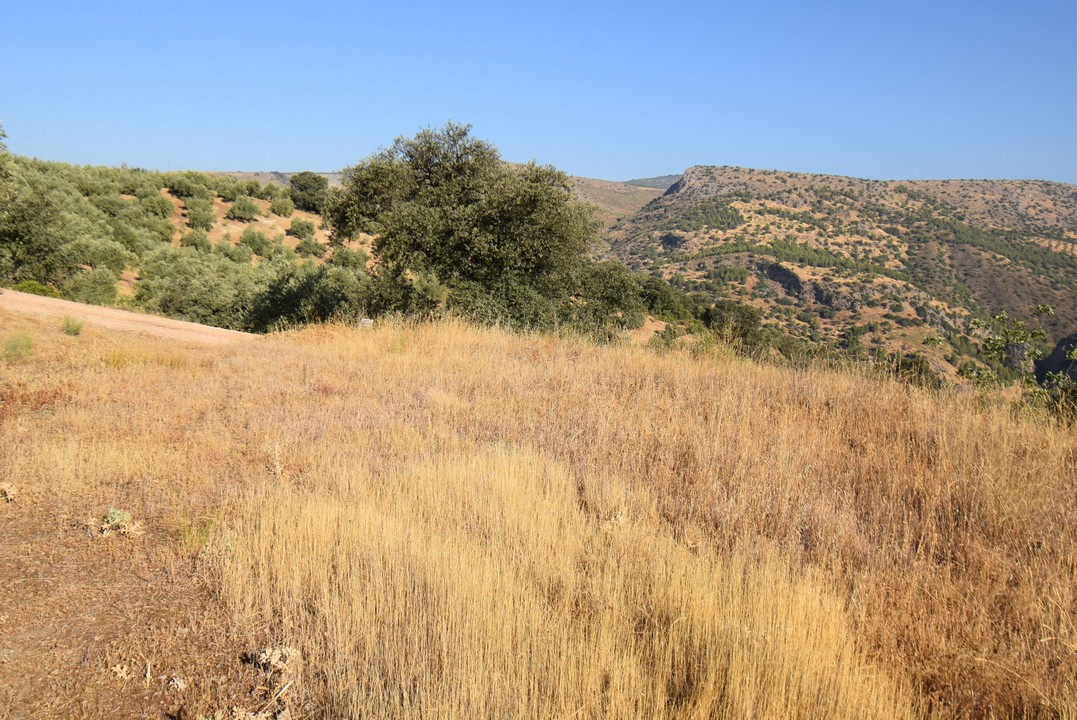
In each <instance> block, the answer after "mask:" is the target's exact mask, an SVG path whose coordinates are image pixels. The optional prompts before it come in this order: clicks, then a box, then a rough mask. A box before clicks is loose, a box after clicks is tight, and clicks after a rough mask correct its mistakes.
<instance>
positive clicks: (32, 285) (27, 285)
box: [11, 280, 63, 298]
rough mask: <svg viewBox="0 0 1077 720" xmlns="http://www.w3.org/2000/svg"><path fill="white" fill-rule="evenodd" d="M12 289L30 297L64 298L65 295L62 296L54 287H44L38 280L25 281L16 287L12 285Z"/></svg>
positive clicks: (16, 284)
mask: <svg viewBox="0 0 1077 720" xmlns="http://www.w3.org/2000/svg"><path fill="white" fill-rule="evenodd" d="M11 289H12V290H14V291H15V292H23V293H28V294H30V295H41V296H42V297H51V298H59V297H63V295H62V294H60V291H59V290H57V289H56V288H54V287H53V286H51V285H43V284H41V283H39V282H38V281H37V280H23V281H22V282H19V283H15V284H14V285H12V286H11Z"/></svg>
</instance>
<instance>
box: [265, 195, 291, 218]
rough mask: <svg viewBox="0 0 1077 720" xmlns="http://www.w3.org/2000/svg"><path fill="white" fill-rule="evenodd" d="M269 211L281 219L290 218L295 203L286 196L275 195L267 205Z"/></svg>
mask: <svg viewBox="0 0 1077 720" xmlns="http://www.w3.org/2000/svg"><path fill="white" fill-rule="evenodd" d="M269 211H270V212H271V213H273V214H274V215H280V216H281V217H291V216H292V213H294V212H295V203H294V202H292V199H291V198H290V197H288V196H287V195H276V196H274V198H273V199H272V200H271V201H270V203H269Z"/></svg>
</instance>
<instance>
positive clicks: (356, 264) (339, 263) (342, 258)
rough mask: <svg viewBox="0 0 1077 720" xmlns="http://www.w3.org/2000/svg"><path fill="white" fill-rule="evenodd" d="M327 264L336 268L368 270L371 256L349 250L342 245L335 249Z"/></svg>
mask: <svg viewBox="0 0 1077 720" xmlns="http://www.w3.org/2000/svg"><path fill="white" fill-rule="evenodd" d="M327 262H328V263H329V264H330V265H335V266H336V267H342V268H349V269H353V270H366V266H367V263H368V262H370V256H369V255H367V254H366V253H365V252H363V251H362V250H349V249H348V248H346V247H344V246H343V245H340V246H337V247H335V248H334V249H333V254H332V255H331V256H330V257H329V260H328V261H327Z"/></svg>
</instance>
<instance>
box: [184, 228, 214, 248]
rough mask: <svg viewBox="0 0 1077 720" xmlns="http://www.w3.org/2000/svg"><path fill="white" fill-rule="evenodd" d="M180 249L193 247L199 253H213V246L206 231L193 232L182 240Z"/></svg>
mask: <svg viewBox="0 0 1077 720" xmlns="http://www.w3.org/2000/svg"><path fill="white" fill-rule="evenodd" d="M180 247H191V248H194V249H195V250H198V251H199V252H207V253H208V252H212V251H213V245H212V244H211V243H210V241H209V236H208V235H206V232H205V231H204V230H191V231H190V232H189V233H187V234H186V235H184V236H183V237H181V238H180Z"/></svg>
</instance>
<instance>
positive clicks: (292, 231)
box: [288, 218, 314, 240]
mask: <svg viewBox="0 0 1077 720" xmlns="http://www.w3.org/2000/svg"><path fill="white" fill-rule="evenodd" d="M288 234H289V235H291V236H292V237H297V238H300V239H303V240H306V239H308V238H313V237H314V223H312V222H311V221H310V220H304V219H302V218H296V219H295V220H292V224H291V226H290V227H289V228H288Z"/></svg>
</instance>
